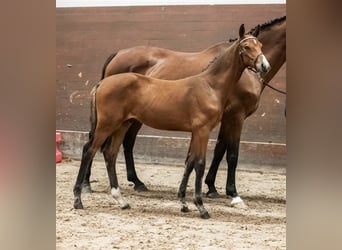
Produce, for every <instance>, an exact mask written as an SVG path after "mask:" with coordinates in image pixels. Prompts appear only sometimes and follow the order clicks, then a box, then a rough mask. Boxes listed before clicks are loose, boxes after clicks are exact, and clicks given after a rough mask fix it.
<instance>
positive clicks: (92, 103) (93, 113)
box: [89, 84, 99, 140]
mask: <svg viewBox="0 0 342 250" xmlns="http://www.w3.org/2000/svg"><path fill="white" fill-rule="evenodd" d="M98 86H99V84H96V86H95V87H94V88H93V89H92V90H91V92H90V96H91V100H90V131H89V140H91V139H92V138H93V136H94V133H95V129H96V123H97V112H96V100H95V96H96V90H97V87H98Z"/></svg>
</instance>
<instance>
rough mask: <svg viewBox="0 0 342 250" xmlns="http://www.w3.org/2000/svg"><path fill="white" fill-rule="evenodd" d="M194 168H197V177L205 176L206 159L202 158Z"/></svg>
mask: <svg viewBox="0 0 342 250" xmlns="http://www.w3.org/2000/svg"><path fill="white" fill-rule="evenodd" d="M194 168H195V171H196V174H197V175H199V176H203V175H204V170H205V159H203V158H200V159H198V160H196V162H195V165H194Z"/></svg>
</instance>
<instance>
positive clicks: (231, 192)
mask: <svg viewBox="0 0 342 250" xmlns="http://www.w3.org/2000/svg"><path fill="white" fill-rule="evenodd" d="M238 152H239V147H238V145H237V146H233V147H232V149H228V152H227V163H228V176H227V182H226V195H227V196H231V197H236V196H238V193H237V190H236V184H235V175H236V167H237V163H238Z"/></svg>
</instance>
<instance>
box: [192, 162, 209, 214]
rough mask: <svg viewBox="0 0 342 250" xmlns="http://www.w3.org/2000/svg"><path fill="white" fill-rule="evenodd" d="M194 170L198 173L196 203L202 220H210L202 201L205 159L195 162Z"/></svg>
mask: <svg viewBox="0 0 342 250" xmlns="http://www.w3.org/2000/svg"><path fill="white" fill-rule="evenodd" d="M194 168H195V172H196V179H195V197H194V203H195V205H196V207H197V209H198V210H199V212H200V216H201V218H203V219H208V218H210V216H209V213H208V211H207V210H206V209H205V208H204V206H203V200H202V179H203V175H204V169H205V159H199V160H197V161H195V165H194Z"/></svg>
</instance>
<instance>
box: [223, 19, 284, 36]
mask: <svg viewBox="0 0 342 250" xmlns="http://www.w3.org/2000/svg"><path fill="white" fill-rule="evenodd" d="M284 20H286V16H283V17H279V18H275V19H273V20H271V21H269V22H266V23H264V24H261V25H260V31H264V30H266V29H268V28H269V27H271V26H273V25H274V24H277V23H281V22H283V21H284ZM256 28H257V26H255V27H254V28H253V29H251V30H250V31H249V32H248V33H247V34H251V33H253V31H254V30H255V29H256ZM236 40H237V38H231V39H229V40H228V41H229V42H234V41H236Z"/></svg>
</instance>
